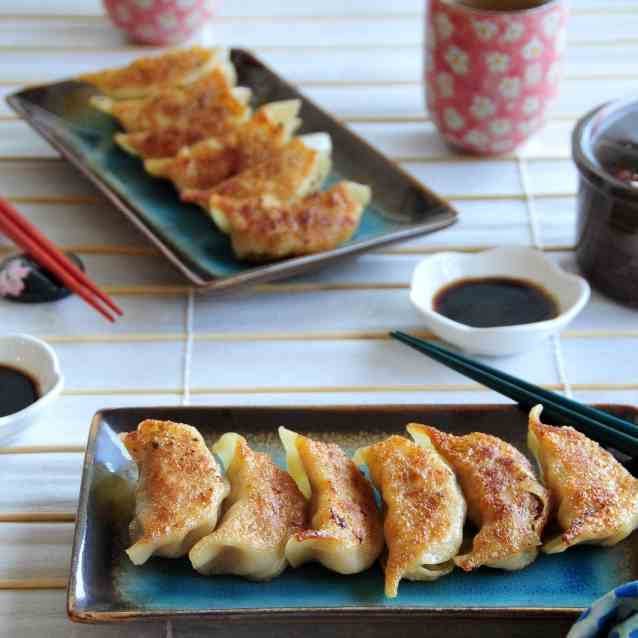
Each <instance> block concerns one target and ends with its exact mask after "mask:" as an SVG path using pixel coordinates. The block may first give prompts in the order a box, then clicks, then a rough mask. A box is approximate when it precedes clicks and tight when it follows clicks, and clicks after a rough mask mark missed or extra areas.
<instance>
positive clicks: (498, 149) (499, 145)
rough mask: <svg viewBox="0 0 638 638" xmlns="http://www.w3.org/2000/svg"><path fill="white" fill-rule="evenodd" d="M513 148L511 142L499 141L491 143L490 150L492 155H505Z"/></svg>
mask: <svg viewBox="0 0 638 638" xmlns="http://www.w3.org/2000/svg"><path fill="white" fill-rule="evenodd" d="M513 146H514V144H513V142H512V141H511V140H500V141H497V142H493V143H492V146H491V150H492V153H507V152H509V151H511V150H512V147H513Z"/></svg>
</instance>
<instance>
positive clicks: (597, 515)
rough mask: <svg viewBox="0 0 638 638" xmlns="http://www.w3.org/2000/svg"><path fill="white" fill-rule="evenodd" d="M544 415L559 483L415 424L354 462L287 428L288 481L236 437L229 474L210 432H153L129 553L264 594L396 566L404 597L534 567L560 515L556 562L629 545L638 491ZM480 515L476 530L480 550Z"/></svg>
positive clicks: (394, 587) (390, 588) (141, 447)
mask: <svg viewBox="0 0 638 638" xmlns="http://www.w3.org/2000/svg"><path fill="white" fill-rule="evenodd" d="M541 410H542V406H537V407H536V408H534V409H533V410H532V412H531V414H530V420H529V433H528V445H529V448H530V450H531V451H532V453H533V454H534V456H535V458H536V459H537V461H538V465H539V468H540V471H541V476H542V478H543V483H544V484H543V483H541V482H540V481H539V480H538V479H537V478H536V476H535V474H534V471H533V469H532V466H531V464H530V462H529V461H528V460H527V458H526V457H525V456H524V455H523V454H521V452H519V451H518V450H517V449H516V448H514V447H513V446H511V445H510V444H509V443H506V442H505V441H503V440H501V439H499V438H497V437H494V436H491V435H488V434H483V433H478V432H475V433H473V434H469V435H466V436H454V435H451V434H446V433H444V432H442V431H439V430H437V429H435V428H433V427H429V426H425V425H418V424H410V425H408V426H407V431H408V432H409V434H410V436H411V437H412V440H410V439H408V438H406V437H403V436H391V437H389V438H388V439H386V440H384V441H381V442H379V443H375V444H373V445H370V446H368V447H363V448H361V449H359V450H357V452H356V453H355V455H354V458H353V459H350V458H349V457H348V456H347V455H346V454H345V453H344V452H343V450H342V449H341V448H340V447H339V446H337V445H335V444H331V443H325V442H321V441H317V440H313V439H311V438H308V437H306V436H302V435H300V434H297V433H295V432H292V431H290V430H287V429H285V428H280V429H279V437H280V439H281V442H282V444H283V447H284V449H285V452H286V462H287V470H288V471H285V470H283V469H281V468H280V467H278V466H277V465H276V464H275V463H274V462H273V460H272V459H271V458H270V456H269V455H267V454H264V453H260V452H255V451H253V450H252V449H251V448H250V447H249V446H248V444H247V442H246V440H245V439H244V438H243V437H242V436H240V435H239V434H235V433H228V434H224V435H223V436H222V437H221V438H220V439H219V440H218V441H217V442H216V443H215V444H214V446H213V447H212V451H213V452H214V453H215V454H216V455H217V457H218V458H219V459H221V462H222V465H223V469H224V472H222V470H221V469H220V467H219V466H218V464H217V461H216V459H215V456H214V455H213V454H211V452H210V451H209V449H208V448H207V446H206V444H205V442H204V440H203V438H202V436H201V435H200V434H199V432H198V431H197V430H196V429H195V428H193V427H191V426H188V425H184V424H178V423H172V422H163V421H153V420H146V421H143V422H142V423H141V424H140V425H139V427H138V429H137V431H133V432H129V433H127V434H124V435H122V440H123V442H124V444H125V446H126V448H127V449H128V451H129V453H130V454H131V456H132V458H133V459H134V461H135V462H136V464H137V466H138V469H139V480H138V485H137V491H136V507H135V516H134V519H133V521H132V522H131V524H130V534H131V539H132V542H133V544H132V546H131V547H129V548H128V549H127V550H126V551H127V554H128V555H129V557H130V559H131V560H132V561H133V563H135V564H136V565H141V564H143V563H144V562H146V561H147V560H148V559H149V558H150V557H151V556H152V555H158V556H164V557H170V558H176V557H179V556H184V555H186V554H188V556H189V558H190V561H191V563H192V565H193V567H194V568H195V569H196V570H197V571H198V572H201V573H202V574H206V575H209V574H235V575H239V576H243V577H245V578H248V579H252V580H269V579H272V578H274V577H276V576H278V575H279V574H280V573H281V572H282V571H283V570H284V569H285V568H286V566H287V565H291V566H292V567H298V566H300V565H302V564H304V563H306V562H310V561H314V562H319V563H321V564H322V565H324V566H325V567H327V568H328V569H331V570H333V571H335V572H338V573H340V574H354V573H358V572H361V571H363V570H365V569H367V568H369V567H370V566H371V565H372V564H373V563H374V562H375V561H376V560H377V559H379V558H381V562H382V565H383V568H384V571H385V594H386V596H388V597H390V598H393V597H395V596H396V595H397V593H398V587H399V582H400V581H401V580H402V579H404V578H405V579H408V580H416V581H434V580H436V579H438V578H440V577H442V576H444V575H446V574H449V573H450V572H451V571H452V570H453V569H454V567H455V566H458V567H460V568H461V569H463V570H464V571H468V572H469V571H472V570H475V569H477V568H479V567H482V566H486V567H492V568H497V569H504V570H519V569H523V568H524V567H526V566H528V565H529V564H530V563H532V562H533V561H534V560H535V558H536V556H537V555H538V551H539V548H540V547H541V545H542V536H543V531H544V529H545V526H546V524H547V522H548V519H549V518H550V515H552V514H555V515H556V519H557V523H558V526H559V528H560V530H561V531H560V532H559V533H558V535H557V536H555V537H554V538H552V539H550V540H549V541H547V542H546V543H545V544H544V545H543V550H544V551H545V552H547V553H556V552H562V551H565V550H566V549H567V548H569V547H571V546H573V545H576V544H579V543H595V544H600V545H607V546H610V545H614V544H616V543H618V542H619V541H621V540H623V539H624V538H625V537H627V536H628V535H629V534H630V533H631V532H632V531H633V530H634V529H635V527H636V526H637V525H638V481H637V480H636V479H635V478H633V477H632V476H631V474H629V473H628V472H627V470H626V469H625V468H624V467H623V466H622V465H621V464H620V463H619V462H618V461H617V460H616V459H615V458H614V457H613V456H612V455H611V454H609V453H608V452H607V451H606V450H604V449H603V448H601V447H600V446H599V445H598V444H597V443H595V442H594V441H591V440H589V439H588V438H587V437H585V436H584V435H583V434H581V433H580V432H577V431H576V430H574V429H573V428H570V427H554V426H549V425H545V424H543V423H541V421H540V413H541ZM364 465H365V466H367V468H368V471H369V475H370V477H371V481H372V484H371V483H370V482H369V481H368V479H367V478H366V477H365V475H364V474H363V473H362V472H361V471H360V469H359V467H361V466H364ZM372 485H374V487H375V488H376V489H377V490H378V492H379V493H380V495H381V498H382V501H383V508H382V511H381V510H380V509H379V508H378V506H377V503H376V500H375V495H374V490H373V487H372ZM466 517H467V518H468V519H469V521H470V522H471V523H472V524H473V525H474V526H475V528H476V533H475V535H474V536H473V538H472V539H471V544H470V545H467V546H466V545H465V544H464V538H463V533H464V526H465V523H466ZM462 546H463V551H462ZM384 547H387V551H386V552H385V553H384Z"/></svg>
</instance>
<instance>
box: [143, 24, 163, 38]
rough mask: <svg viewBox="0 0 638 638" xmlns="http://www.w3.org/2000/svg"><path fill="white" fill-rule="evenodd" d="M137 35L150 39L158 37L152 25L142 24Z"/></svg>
mask: <svg viewBox="0 0 638 638" xmlns="http://www.w3.org/2000/svg"><path fill="white" fill-rule="evenodd" d="M139 34H140V36H141V37H142V38H147V39H152V38H156V37H158V35H159V34H158V32H157V29H156V28H155V26H154V25H152V24H143V25H142V26H141V27H140V28H139Z"/></svg>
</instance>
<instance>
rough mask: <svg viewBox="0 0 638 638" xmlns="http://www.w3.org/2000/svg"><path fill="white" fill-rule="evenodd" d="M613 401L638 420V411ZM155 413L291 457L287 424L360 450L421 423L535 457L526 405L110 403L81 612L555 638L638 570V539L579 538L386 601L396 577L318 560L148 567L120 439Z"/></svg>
mask: <svg viewBox="0 0 638 638" xmlns="http://www.w3.org/2000/svg"><path fill="white" fill-rule="evenodd" d="M605 409H608V410H609V411H611V412H613V413H615V414H619V415H621V416H623V417H624V418H626V419H628V420H630V421H632V422H634V423H638V410H636V409H635V408H629V407H621V406H607V407H605ZM144 418H157V419H170V420H173V421H181V422H185V423H189V424H192V425H194V426H196V427H197V428H198V429H199V430H200V432H201V433H202V434H203V435H204V437H205V438H206V440H207V441H208V442H212V441H214V440H216V439H217V437H219V436H220V435H221V434H223V433H224V432H227V431H234V432H240V433H242V434H244V435H245V436H246V437H247V439H248V441H249V442H250V443H251V445H252V446H253V447H255V448H256V449H259V450H262V451H266V452H268V453H270V454H272V455H273V457H274V458H275V460H276V461H277V462H278V463H280V464H281V463H282V461H283V453H282V448H281V445H280V443H279V441H278V439H277V436H276V428H277V427H278V426H280V425H284V426H286V427H288V428H291V429H294V430H296V431H299V432H301V433H306V434H310V435H311V436H312V435H318V436H321V437H322V439H323V440H331V441H334V442H336V443H338V444H340V445H341V446H342V447H343V448H344V449H345V450H346V451H347V452H348V453H352V452H353V451H354V449H355V448H357V447H359V446H361V445H364V444H367V443H370V442H372V441H375V440H379V439H382V438H385V437H387V436H388V435H390V434H401V433H404V432H405V425H406V424H407V423H409V422H411V421H417V422H424V423H427V424H431V425H436V426H438V427H440V428H442V429H444V430H446V431H448V432H453V433H455V434H465V433H469V432H472V431H482V432H488V433H491V434H494V435H496V436H499V437H502V438H503V439H505V440H507V441H510V442H511V443H513V444H514V445H515V446H516V447H518V448H519V449H521V450H522V451H523V452H525V453H527V450H526V447H525V439H526V433H527V417H526V414H525V413H523V412H522V411H521V410H519V409H518V408H517V407H516V406H480V405H479V406H427V405H423V406H375V407H321V408H307V407H306V408H246V407H242V408H223V407H219V408H217V407H216V408H206V407H192V408H131V409H118V410H105V411H103V412H100V413H98V414H97V415H96V417H95V419H94V422H93V426H92V429H91V433H90V437H89V442H88V448H87V452H86V459H85V464H84V472H83V477H82V487H81V494H80V505H79V511H78V518H77V526H76V533H75V541H74V546H73V560H72V572H71V580H70V585H69V598H68V605H69V614H70V616H71V618H72V619H73V620H76V621H80V622H114V621H122V620H131V619H153V618H165V619H169V618H176V617H182V616H186V617H196V618H205V619H207V622H209V623H210V622H211V621H214V620H218V621H220V622H228V621H230V620H233V621H236V622H234V623H233V627H234V628H235V629H234V630H233V631H234V633H233V635H234V636H237V635H240V634H241V631H240V629H239V628H240V627H241V626H242V623H246V625H245V627H250V624H249V623H250V622H251V621H253V622H254V621H263V620H264V619H266V618H267V619H268V620H269V622H272V623H293V625H294V624H295V623H297V626H298V625H299V623H302V624H303V623H308V622H312V624H311V625H310V626H307V627H306V629H307V631H306V633H305V635H306V636H307V635H311V636H314V635H315V634H316V635H320V631H321V629H320V628H321V627H322V626H323V625H322V622H323V623H329V625H326V627H327V629H326V631H327V632H328V633H327V634H326V635H330V633H329V631H328V629H329V627H330V626H333V625H334V624H335V623H351V624H352V623H354V624H360V623H364V631H363V635H366V636H368V635H382V633H383V632H382V630H383V627H388V625H387V623H392V624H393V625H394V624H395V623H398V624H399V625H401V627H402V629H405V628H406V627H408V626H410V623H422V624H423V623H426V624H427V627H428V630H429V633H428V635H437V636H438V635H439V633H437V632H438V631H440V632H441V635H446V636H447V638H450V636H451V635H457V634H456V633H453V634H450V631H451V630H452V629H453V628H455V629H454V631H458V635H459V636H460V635H469V634H468V633H467V632H468V631H472V633H474V630H475V629H476V627H475V625H476V623H477V622H479V623H483V624H484V625H485V627H484V628H485V629H486V630H487V629H488V627H489V626H490V623H493V624H494V626H500V627H501V628H500V629H499V634H501V635H503V636H504V635H520V636H523V635H524V636H533V635H539V636H540V635H542V636H543V638H547V636H549V635H564V634H565V629H566V627H567V626H568V625H569V623H571V622H573V620H574V619H575V618H576V616H577V615H578V613H580V612H581V611H582V608H584V607H587V606H588V605H589V604H590V603H591V602H592V601H593V600H594V599H596V598H598V597H599V596H601V595H602V594H604V593H605V592H607V591H609V590H610V589H612V588H613V587H615V586H617V585H619V584H621V583H623V582H626V581H629V580H633V579H634V578H636V577H637V576H638V535H634V536H632V537H630V538H629V539H628V540H626V541H624V542H623V543H621V544H619V545H618V546H616V547H614V548H611V549H603V548H595V547H577V548H574V549H572V550H570V551H568V552H566V553H564V554H559V555H555V556H547V555H541V556H540V557H539V559H538V560H537V561H536V562H535V563H533V564H532V565H531V566H530V567H529V568H527V569H525V570H523V571H520V572H502V571H497V570H490V569H480V570H478V571H476V572H474V573H471V574H465V573H463V572H461V571H459V570H456V571H455V572H454V573H452V574H451V575H450V576H446V577H445V578H442V579H441V580H439V581H437V582H434V583H413V582H408V581H403V582H402V583H401V585H400V589H399V596H398V598H396V599H395V600H388V599H386V598H384V596H383V574H382V572H381V569H380V568H379V567H378V566H375V567H373V568H372V569H370V570H368V571H367V572H365V573H362V574H358V575H355V576H348V577H345V576H340V575H338V574H336V573H333V572H330V571H328V570H327V569H324V568H322V567H321V566H318V565H307V566H304V567H302V568H300V569H288V570H286V571H285V572H284V574H283V575H282V576H281V577H279V578H277V579H275V580H273V581H272V582H269V583H252V582H248V581H245V580H242V579H241V578H236V577H230V576H218V577H204V576H201V575H199V574H198V573H196V572H195V571H194V570H193V569H192V568H191V567H190V564H189V563H188V560H187V559H183V560H169V559H157V558H155V559H151V560H150V561H149V562H148V563H147V564H146V565H144V566H142V567H135V566H133V564H132V563H131V562H130V561H129V559H128V557H127V556H126V554H125V553H124V548H125V547H126V546H127V541H128V539H127V532H126V528H127V523H128V521H129V520H130V518H131V514H130V505H127V503H129V501H130V499H129V498H127V494H129V495H130V493H131V489H132V488H133V487H134V482H135V474H136V471H135V469H134V466H133V465H132V462H131V461H130V460H129V458H128V456H127V455H126V453H125V451H124V449H123V447H122V445H121V444H120V442H119V439H118V436H117V435H118V434H119V433H120V432H126V431H130V430H133V429H135V428H136V427H137V424H138V423H139V421H141V420H142V419H144ZM470 621H471V623H470ZM236 623H239V624H236ZM464 623H465V625H464ZM467 623H470V624H467ZM282 626H283V625H282ZM463 627H465V629H463ZM472 627H474V630H473V629H472ZM506 627H510V628H513V627H517V628H518V629H517V630H516V631H518V632H519V633H516V632H513V633H508V630H507V629H506ZM437 628H438V629H437ZM523 628H524V631H523ZM311 629H312V631H310V630H311ZM333 629H334V627H333ZM238 631H239V634H238V633H237V632H238ZM247 631H248V630H247ZM464 632H465V633H464ZM559 632H560V633H559ZM301 633H303V632H301ZM215 635H217V634H215ZM246 635H250V631H248V633H247V634H246ZM273 635H277V634H276V633H274V634H273ZM321 635H323V634H321ZM333 635H334V633H333ZM485 635H487V634H485Z"/></svg>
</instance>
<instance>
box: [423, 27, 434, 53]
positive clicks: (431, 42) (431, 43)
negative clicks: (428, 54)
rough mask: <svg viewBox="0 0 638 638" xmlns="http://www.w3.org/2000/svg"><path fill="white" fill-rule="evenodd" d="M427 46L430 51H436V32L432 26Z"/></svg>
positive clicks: (428, 33)
mask: <svg viewBox="0 0 638 638" xmlns="http://www.w3.org/2000/svg"><path fill="white" fill-rule="evenodd" d="M425 45H426V48H427V49H429V50H430V51H433V50H434V49H436V31H435V30H434V29H433V28H432V25H430V26H428V30H427V33H426V36H425Z"/></svg>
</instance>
